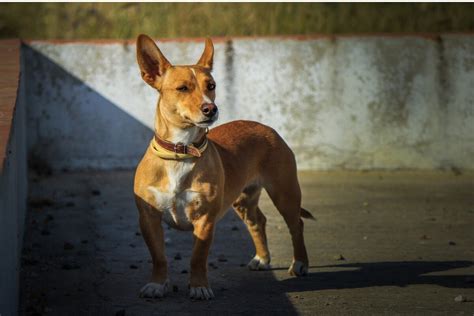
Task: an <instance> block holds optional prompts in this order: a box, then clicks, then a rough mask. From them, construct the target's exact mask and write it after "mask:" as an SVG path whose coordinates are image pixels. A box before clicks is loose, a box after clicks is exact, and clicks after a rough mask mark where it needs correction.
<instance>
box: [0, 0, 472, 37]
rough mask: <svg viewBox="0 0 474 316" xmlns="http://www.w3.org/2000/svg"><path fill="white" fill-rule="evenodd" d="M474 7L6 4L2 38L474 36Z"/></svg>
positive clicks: (0, 21) (1, 12) (1, 11)
mask: <svg viewBox="0 0 474 316" xmlns="http://www.w3.org/2000/svg"><path fill="white" fill-rule="evenodd" d="M472 31H474V4H472V3H461V4H460V3H453V4H449V3H404V4H400V3H1V4H0V37H2V38H6V37H21V38H29V39H53V38H57V39H74V38H83V39H93V38H123V39H129V38H134V37H135V36H136V35H137V34H139V33H147V34H150V35H152V36H154V37H162V38H166V37H197V36H239V35H277V34H316V33H326V34H338V33H367V32H369V33H370V32H472Z"/></svg>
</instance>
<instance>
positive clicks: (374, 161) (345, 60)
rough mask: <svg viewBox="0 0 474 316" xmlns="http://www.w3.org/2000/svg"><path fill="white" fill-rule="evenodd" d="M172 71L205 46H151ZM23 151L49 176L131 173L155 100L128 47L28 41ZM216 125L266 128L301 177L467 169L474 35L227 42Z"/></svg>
mask: <svg viewBox="0 0 474 316" xmlns="http://www.w3.org/2000/svg"><path fill="white" fill-rule="evenodd" d="M159 45H160V47H161V48H162V51H163V52H164V54H165V55H166V56H168V58H169V59H170V60H171V62H172V63H175V64H190V63H194V62H196V60H197V59H198V58H199V56H200V53H201V51H202V48H203V47H202V46H203V44H202V43H198V42H195V41H188V42H186V41H166V42H163V43H161V42H160V43H159ZM30 46H31V48H28V49H27V50H26V53H27V55H28V60H29V65H28V67H27V69H26V70H27V76H28V96H29V104H31V111H30V115H29V121H28V122H29V126H30V129H29V132H30V133H29V135H30V148H31V150H32V153H33V156H34V157H35V158H37V159H38V160H43V161H47V162H48V163H49V164H50V165H51V166H52V167H54V168H57V169H60V168H63V167H66V168H76V169H77V168H79V169H80V168H90V167H92V168H97V167H98V168H114V167H134V166H135V164H136V162H137V161H138V159H139V157H140V156H141V154H142V153H143V150H144V148H145V147H146V146H147V144H148V141H149V138H150V131H151V128H152V122H153V115H154V107H155V105H156V100H157V97H158V96H157V94H156V93H155V92H154V91H153V90H152V89H151V88H149V87H148V86H147V85H146V84H145V83H143V82H142V80H141V79H140V76H139V71H138V68H137V66H136V61H135V46H134V45H131V44H130V43H126V42H124V43H123V44H120V43H117V44H113V43H109V44H106V43H103V44H101V43H87V42H82V43H68V44H58V43H52V42H31V43H30ZM215 47H216V52H215V71H214V76H215V78H216V80H217V103H218V105H219V106H220V111H221V116H220V123H224V122H227V121H230V120H234V119H251V120H257V121H260V122H262V123H265V124H268V125H270V126H272V127H274V128H275V129H276V130H277V131H278V132H280V133H281V134H282V136H283V137H284V138H285V139H286V140H287V141H288V142H289V144H290V146H291V147H292V148H293V149H294V150H295V152H296V155H297V159H298V164H299V167H300V169H340V168H345V169H372V168H386V169H397V168H422V169H432V168H449V167H456V168H461V169H473V168H474V160H473V159H472V157H473V155H474V110H473V109H474V89H472V88H471V87H472V86H474V71H473V67H474V53H473V52H474V36H472V35H441V36H440V37H437V38H435V37H433V38H428V37H421V36H399V37H396V36H394V37H384V36H367V37H335V38H315V39H307V40H298V39H292V38H282V39H279V38H275V39H271V38H270V39H268V38H266V39H258V38H256V39H229V41H219V42H216V44H215Z"/></svg>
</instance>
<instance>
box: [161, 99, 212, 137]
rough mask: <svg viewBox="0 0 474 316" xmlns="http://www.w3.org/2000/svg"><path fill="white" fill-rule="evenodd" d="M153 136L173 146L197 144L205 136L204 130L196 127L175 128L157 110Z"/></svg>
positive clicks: (175, 126) (174, 125)
mask: <svg viewBox="0 0 474 316" xmlns="http://www.w3.org/2000/svg"><path fill="white" fill-rule="evenodd" d="M158 107H159V105H158ZM155 135H156V136H157V137H159V138H161V139H163V140H166V141H168V142H171V143H175V144H177V143H182V144H184V145H190V144H192V143H194V144H199V143H201V142H202V141H203V138H204V137H205V135H206V129H205V128H202V127H198V126H177V125H176V124H173V123H172V122H170V121H168V120H167V119H166V118H165V117H164V116H163V115H162V114H161V112H160V110H159V109H158V111H157V113H156V119H155Z"/></svg>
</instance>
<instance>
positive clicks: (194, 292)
mask: <svg viewBox="0 0 474 316" xmlns="http://www.w3.org/2000/svg"><path fill="white" fill-rule="evenodd" d="M189 297H190V298H192V299H195V300H210V299H212V298H214V292H212V289H211V288H210V287H204V286H200V287H191V290H190V291H189Z"/></svg>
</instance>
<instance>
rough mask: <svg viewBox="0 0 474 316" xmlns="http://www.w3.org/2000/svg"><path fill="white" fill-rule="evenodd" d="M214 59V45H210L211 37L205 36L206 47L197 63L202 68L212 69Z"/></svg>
mask: <svg viewBox="0 0 474 316" xmlns="http://www.w3.org/2000/svg"><path fill="white" fill-rule="evenodd" d="M213 59H214V45H212V41H211V39H210V38H209V37H208V38H206V47H205V48H204V52H203V53H202V56H201V58H200V59H199V61H198V63H197V64H198V65H199V66H202V67H204V68H209V69H211V70H212V63H213Z"/></svg>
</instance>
